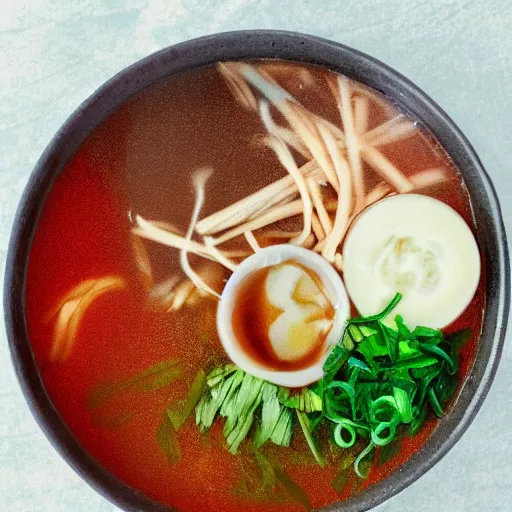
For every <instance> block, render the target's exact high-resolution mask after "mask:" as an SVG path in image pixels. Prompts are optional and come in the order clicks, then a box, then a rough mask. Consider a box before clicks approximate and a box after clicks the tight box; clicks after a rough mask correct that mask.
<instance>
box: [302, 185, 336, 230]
mask: <svg viewBox="0 0 512 512" xmlns="http://www.w3.org/2000/svg"><path fill="white" fill-rule="evenodd" d="M307 184H308V188H309V193H310V194H311V199H312V201H313V206H314V207H315V210H316V212H317V214H318V218H319V220H320V223H321V224H322V229H323V231H324V236H323V237H322V238H324V237H325V235H327V234H328V233H330V232H331V230H332V220H331V218H330V217H329V214H328V213H327V209H326V208H325V205H324V202H323V197H322V192H321V191H320V186H319V185H318V183H317V182H316V181H315V180H313V179H311V178H308V179H307ZM317 238H318V236H317Z"/></svg>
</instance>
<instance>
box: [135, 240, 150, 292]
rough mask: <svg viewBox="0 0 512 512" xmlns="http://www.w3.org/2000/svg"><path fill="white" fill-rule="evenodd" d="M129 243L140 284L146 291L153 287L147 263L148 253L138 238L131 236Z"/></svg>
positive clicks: (148, 262)
mask: <svg viewBox="0 0 512 512" xmlns="http://www.w3.org/2000/svg"><path fill="white" fill-rule="evenodd" d="M131 242H132V249H133V256H134V259H135V265H136V266H137V269H138V271H139V274H140V279H141V281H142V284H143V285H144V287H145V288H146V289H150V288H151V287H152V286H153V270H152V268H151V262H150V261H149V255H148V251H147V250H146V247H145V246H144V242H143V241H142V240H141V239H140V238H139V237H137V236H132V237H131Z"/></svg>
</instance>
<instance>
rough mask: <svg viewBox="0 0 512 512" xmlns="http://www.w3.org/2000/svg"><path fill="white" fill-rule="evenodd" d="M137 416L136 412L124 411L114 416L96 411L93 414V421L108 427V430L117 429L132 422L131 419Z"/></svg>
mask: <svg viewBox="0 0 512 512" xmlns="http://www.w3.org/2000/svg"><path fill="white" fill-rule="evenodd" d="M135 416H136V414H135V413H134V412H122V413H119V414H116V415H114V416H111V415H108V416H106V415H104V414H97V413H96V414H93V416H92V421H93V423H94V424H95V425H98V426H99V427H102V428H106V429H107V430H117V429H118V428H121V427H123V426H124V425H126V424H127V423H130V421H132V420H133V418H135Z"/></svg>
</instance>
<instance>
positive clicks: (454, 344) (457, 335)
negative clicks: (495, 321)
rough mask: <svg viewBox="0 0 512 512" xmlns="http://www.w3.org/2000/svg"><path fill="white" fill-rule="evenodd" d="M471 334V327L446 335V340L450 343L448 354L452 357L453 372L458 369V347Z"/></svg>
mask: <svg viewBox="0 0 512 512" xmlns="http://www.w3.org/2000/svg"><path fill="white" fill-rule="evenodd" d="M472 335H473V333H472V331H471V329H462V330H460V331H457V332H454V333H453V334H450V335H449V336H447V338H446V341H447V342H448V344H449V345H450V347H451V349H450V355H451V357H452V360H453V363H454V368H455V372H454V373H456V372H457V370H458V369H459V352H460V349H461V348H462V347H463V346H464V345H465V344H466V343H467V342H468V341H469V340H470V339H471V336H472Z"/></svg>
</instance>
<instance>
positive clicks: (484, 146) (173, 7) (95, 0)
mask: <svg viewBox="0 0 512 512" xmlns="http://www.w3.org/2000/svg"><path fill="white" fill-rule="evenodd" d="M249 28H276V29H287V30H297V31H302V32H307V33H313V34H316V35H320V36H323V37H326V38H329V39H333V40H336V41H340V42H342V43H345V44H347V45H350V46H353V47H355V48H358V49H360V50H362V51H364V52H367V53H369V54H371V55H373V56H375V57H377V58H378V59H381V60H382V61H384V62H385V63H387V64H389V65H390V66H392V67H394V68H395V69H397V70H398V71H400V72H402V73H403V74H405V75H406V76H407V77H409V78H410V79H412V80H413V81H414V82H415V83H416V84H418V85H419V86H420V87H421V88H423V89H424V90H425V91H426V92H427V93H428V94H429V95H431V96H432V97H433V98H434V99H435V100H436V101H437V102H438V103H439V104H441V105H442V106H443V108H444V109H445V110H446V111H447V112H448V113H449V114H450V115H451V116H452V117H453V119H454V120H455V122H456V123H457V124H458V125H459V126H460V127H461V128H462V130H463V131H464V132H465V134H466V135H467V136H468V138H469V139H470V140H471V141H472V143H473V145H474V146H475V148H476V150H477V152H478V154H479V155H480V157H481V158H482V160H483V163H484V165H485V167H486V168H487V170H488V172H489V173H490V175H491V177H492V179H493V180H494V183H495V185H496V188H497V189H498V193H499V196H500V200H501V204H502V208H503V213H504V217H505V222H506V223H507V226H508V225H510V223H511V221H512V181H511V180H510V179H509V176H511V162H512V146H511V144H510V142H511V136H510V129H511V128H512V122H511V121H510V119H511V118H512V93H511V88H512V3H511V1H510V0H494V1H492V2H491V1H487V0H475V1H462V0H449V1H443V0H432V1H424V0H423V1H421V2H415V1H411V0H350V1H347V0H346V1H339V0H316V1H305V0H280V1H276V0H155V1H148V0H80V1H78V0H0V261H1V263H2V265H3V263H4V260H5V256H6V251H7V243H8V237H9V232H10V228H11V223H12V220H13V217H14V212H15V209H16V206H17V203H18V200H19V198H20V195H21V193H22V190H23V187H24V186H25V184H26V182H27V179H28V176H29V173H30V171H31V169H32V167H33V166H34V164H35V162H36V160H37V158H38V157H39V155H40V154H41V152H42V151H43V149H44V148H45V146H46V144H47V143H48V142H49V140H50V138H51V137H52V136H53V134H54V133H55V131H56V130H57V129H58V128H59V126H60V125H61V124H62V123H63V121H64V120H65V119H66V118H67V117H68V116H69V114H70V113H71V112H72V111H73V110H74V109H75V107H76V106H78V104H79V103H80V102H81V101H82V100H84V99H85V98H86V97H87V96H88V95H89V94H91V93H92V92H93V91H94V90H95V89H96V88H97V87H98V86H99V85H100V84H102V83H103V82H104V81H105V80H106V79H108V78H109V77H111V76H112V75H113V74H114V73H115V72H117V71H118V70H120V69H121V68H123V67H125V66H126V65H128V64H130V63H132V62H133V61H135V60H137V59H139V58H141V57H143V56H145V55H147V54H149V53H151V52H153V51H155V50H158V49H160V48H162V47H165V46H167V45H170V44H172V43H176V42H179V41H183V40H186V39H189V38H192V37H196V36H200V35H204V34H210V33H213V32H219V31H226V30H235V29H249ZM2 278H3V270H2ZM0 337H1V348H0V510H10V511H17V512H23V511H27V512H28V511H30V512H68V511H69V512H71V511H73V512H80V511H87V512H89V511H98V512H105V511H113V510H116V509H115V507H113V506H112V505H110V504H109V503H108V502H106V501H105V500H104V499H103V498H101V497H100V496H99V495H97V494H96V493H95V492H94V491H92V490H91V489H90V488H89V487H88V486H87V485H86V484H85V483H83V482H82V481H81V480H80V479H79V477H78V476H77V475H75V474H74V473H73V471H72V470H71V469H70V468H69V467H68V466H67V465H66V464H65V463H64V462H63V461H62V460H61V459H60V458H59V456H58V455H57V453H56V452H55V451H54V450H53V448H52V447H51V446H50V444H49V443H48V441H47V440H46V439H45V438H44V436H43V434H42V433H41V432H40V430H39V429H38V427H37V425H36V423H35V421H34V420H33V418H32V416H31V414H30V412H29V411H28V408H27V406H26V404H25V401H24V399H23V396H22V394H21V392H20V390H19V387H18V384H17V382H16V379H15V377H14V373H13V370H12V368H11V364H10V360H9V355H8V351H7V345H6V340H5V334H4V332H3V331H2V332H0ZM510 338H511V336H508V339H507V345H506V347H505V353H504V356H503V359H502V363H501V366H500V369H499V372H498V375H497V377H496V381H495V384H494V386H493V388H492V390H491V392H490V394H489V397H488V399H487V401H486V403H485V405H484V406H483V408H482V411H481V413H480V414H479V416H478V418H477V419H476V420H475V422H474V423H473V425H472V426H471V427H470V429H469V430H468V432H467V433H466V434H465V435H464V437H463V439H462V440H461V441H460V442H459V443H458V444H457V446H456V447H455V448H454V449H453V450H452V451H451V452H450V453H449V454H448V455H447V456H446V457H445V458H444V459H443V460H442V461H441V462H440V463H439V464H438V465H437V466H436V467H435V468H434V469H432V470H431V471H430V472H429V473H428V474H426V475H425V476H424V477H422V478H421V479H420V480H419V481H418V482H416V483H415V484H414V485H412V486H411V487H409V488H408V489H407V490H406V491H404V492H402V493H401V494H400V495H399V496H397V497H396V498H394V499H391V500H390V501H388V502H387V503H385V504H383V505H381V506H380V507H378V509H376V510H378V511H380V512H384V511H386V512H388V511H395V510H396V511H398V510H405V511H412V510H421V511H422V512H438V510H440V509H442V510H449V511H453V512H459V511H460V512H463V511H464V512H468V511H470V512H472V511H490V510H492V511H495V512H501V511H509V510H511V509H512V456H511V453H510V452H511V450H512V428H511V427H510V425H511V424H512V400H511V399H510V392H511V391H512V345H511V339H510Z"/></svg>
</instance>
